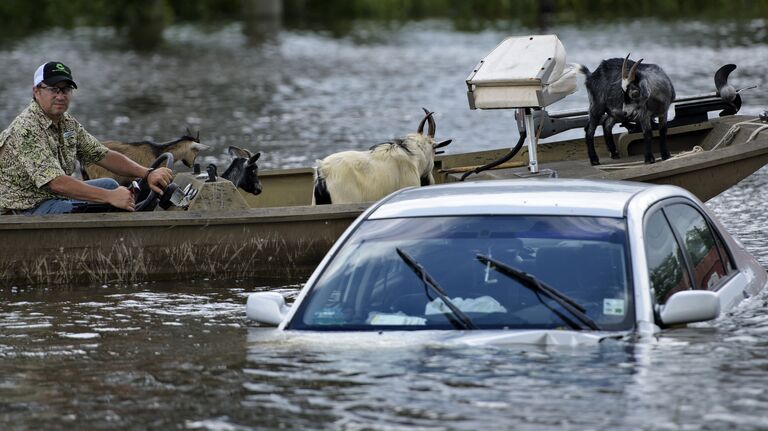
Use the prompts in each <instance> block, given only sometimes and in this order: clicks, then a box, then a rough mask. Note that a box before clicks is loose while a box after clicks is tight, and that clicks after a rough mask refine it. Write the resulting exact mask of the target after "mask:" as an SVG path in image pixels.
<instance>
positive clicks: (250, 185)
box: [221, 145, 261, 195]
mask: <svg viewBox="0 0 768 431" xmlns="http://www.w3.org/2000/svg"><path fill="white" fill-rule="evenodd" d="M229 155H230V156H232V163H230V164H229V167H228V168H227V170H226V171H224V173H223V174H222V175H221V177H222V178H226V179H228V180H229V181H232V183H233V184H234V185H235V186H236V187H239V188H241V189H243V190H245V191H246V192H248V193H252V194H254V195H258V194H259V193H261V180H260V179H259V166H258V165H256V160H259V157H261V153H256V154H251V152H250V151H248V150H246V149H243V148H238V147H235V146H234V145H231V146H230V147H229Z"/></svg>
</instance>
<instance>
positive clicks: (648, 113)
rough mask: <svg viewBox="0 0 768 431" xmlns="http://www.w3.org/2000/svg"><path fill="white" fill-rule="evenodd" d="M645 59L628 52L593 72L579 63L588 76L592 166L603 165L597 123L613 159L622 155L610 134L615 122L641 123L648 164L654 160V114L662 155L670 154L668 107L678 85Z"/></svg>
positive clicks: (588, 125)
mask: <svg viewBox="0 0 768 431" xmlns="http://www.w3.org/2000/svg"><path fill="white" fill-rule="evenodd" d="M642 61H643V60H642V59H640V60H638V61H637V62H634V61H632V60H629V54H627V57H626V58H624V59H623V60H622V59H621V58H611V59H608V60H603V61H602V62H601V63H600V65H599V66H598V67H597V69H595V71H594V72H592V73H590V72H589V69H587V68H586V67H585V66H582V65H577V66H578V68H579V69H580V71H581V72H582V73H583V74H584V75H586V77H587V81H586V86H587V92H588V93H589V123H588V124H587V126H586V128H585V129H584V130H585V132H586V141H587V153H588V154H589V161H590V163H592V164H593V165H599V164H600V159H599V158H598V157H597V153H596V152H595V129H597V126H598V124H602V126H603V135H604V138H605V143H606V146H607V147H608V151H609V152H610V153H611V158H614V159H618V158H619V153H618V151H617V150H616V144H615V142H614V140H613V134H612V133H611V130H612V129H613V126H614V124H616V122H621V123H633V122H634V123H639V124H640V127H641V128H642V130H643V137H644V139H645V163H654V162H655V161H656V159H655V158H654V156H653V150H652V147H651V143H652V137H653V120H652V119H653V117H657V118H658V121H659V148H660V150H661V158H662V159H664V160H666V159H668V158H669V157H670V155H669V150H668V149H667V110H669V106H670V105H671V104H672V101H674V100H675V88H674V87H673V86H672V80H670V79H669V76H667V74H666V73H664V70H662V68H661V67H659V66H657V65H655V64H641V62H642ZM627 67H629V71H627Z"/></svg>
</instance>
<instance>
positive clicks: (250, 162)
mask: <svg viewBox="0 0 768 431" xmlns="http://www.w3.org/2000/svg"><path fill="white" fill-rule="evenodd" d="M259 157H261V151H259V152H258V153H256V154H254V155H253V156H252V157H251V158H250V159H248V164H251V165H252V164H254V163H256V160H259Z"/></svg>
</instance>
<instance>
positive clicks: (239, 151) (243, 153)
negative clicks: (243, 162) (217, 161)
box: [229, 145, 251, 159]
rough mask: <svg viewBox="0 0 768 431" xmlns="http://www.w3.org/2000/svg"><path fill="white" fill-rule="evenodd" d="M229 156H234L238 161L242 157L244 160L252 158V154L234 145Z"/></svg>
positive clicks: (231, 146)
mask: <svg viewBox="0 0 768 431" xmlns="http://www.w3.org/2000/svg"><path fill="white" fill-rule="evenodd" d="M229 155H230V156H232V158H233V159H236V158H238V157H242V158H244V159H247V158H249V157H251V152H250V151H248V150H246V149H244V148H240V147H236V146H234V145H230V146H229Z"/></svg>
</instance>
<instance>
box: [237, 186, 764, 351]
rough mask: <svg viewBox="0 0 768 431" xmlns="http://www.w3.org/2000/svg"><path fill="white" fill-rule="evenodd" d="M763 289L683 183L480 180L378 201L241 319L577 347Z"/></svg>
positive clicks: (289, 327)
mask: <svg viewBox="0 0 768 431" xmlns="http://www.w3.org/2000/svg"><path fill="white" fill-rule="evenodd" d="M767 281H768V276H767V274H766V271H765V269H764V268H763V267H762V266H761V265H760V264H759V263H758V262H757V261H756V260H755V259H754V258H753V257H752V256H751V255H750V254H749V253H748V252H747V251H746V250H745V249H744V248H743V246H742V245H741V244H740V243H739V242H738V241H737V240H735V239H734V238H733V237H731V235H729V234H728V232H727V231H726V230H725V229H724V228H723V226H722V225H721V224H720V223H719V222H718V221H717V220H716V219H715V217H714V215H713V214H712V212H710V211H709V210H708V209H707V207H706V206H704V205H703V204H702V203H701V202H700V201H699V200H698V199H697V198H696V197H694V196H693V195H692V194H691V193H689V192H687V191H686V190H684V189H682V188H679V187H675V186H666V185H652V184H646V183H634V182H615V181H614V182H609V181H590V180H566V179H519V180H506V181H480V182H472V183H455V184H445V185H437V186H430V187H421V188H411V189H405V190H401V191H398V192H395V193H393V194H391V195H389V196H387V197H386V198H384V199H382V200H380V201H379V202H377V203H376V204H374V205H372V206H371V207H370V208H369V209H368V210H366V211H365V212H364V213H363V214H362V215H361V216H360V217H359V218H358V219H357V220H356V221H355V222H354V223H353V224H352V225H351V226H350V227H349V229H347V231H346V232H345V233H344V235H342V237H341V238H340V239H339V240H338V241H337V243H336V244H335V245H334V246H333V248H332V249H331V250H330V251H329V252H328V254H327V256H326V257H325V259H324V260H323V261H322V262H321V263H320V265H319V266H318V267H317V269H316V270H315V272H314V273H313V274H312V276H311V277H310V279H309V280H308V282H307V283H306V285H305V286H304V288H303V289H302V290H301V292H300V293H299V295H298V297H297V299H296V301H295V302H294V303H293V305H292V306H291V307H290V308H289V307H288V306H286V305H285V301H284V298H283V296H282V295H281V294H279V293H276V292H261V293H254V294H252V295H251V296H250V297H249V299H248V304H247V315H248V317H249V318H251V319H252V320H255V321H257V322H260V323H262V324H267V325H277V326H278V328H277V330H278V331H283V332H285V333H300V332H301V331H322V332H329V331H357V332H360V331H378V332H384V331H387V332H389V331H424V330H435V331H442V332H441V334H451V336H452V337H457V336H459V337H463V339H464V340H465V341H468V340H475V341H478V340H490V341H494V342H523V343H528V342H532V343H554V344H579V343H593V342H597V341H600V340H602V339H604V338H606V337H612V338H613V337H623V336H627V335H631V334H637V333H640V334H645V335H648V334H650V335H653V334H656V333H658V332H660V331H661V330H662V329H663V328H665V327H669V326H673V325H682V324H687V323H692V322H699V321H706V320H711V319H715V318H716V317H718V315H719V314H720V313H722V312H724V311H726V310H729V309H731V308H732V307H734V306H735V305H736V304H738V303H739V302H740V301H741V300H743V299H745V298H747V297H750V296H752V295H755V294H756V293H757V292H759V291H760V290H762V289H763V288H764V287H765V285H766V282H767ZM457 330H458V331H457ZM301 333H306V332H301Z"/></svg>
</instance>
